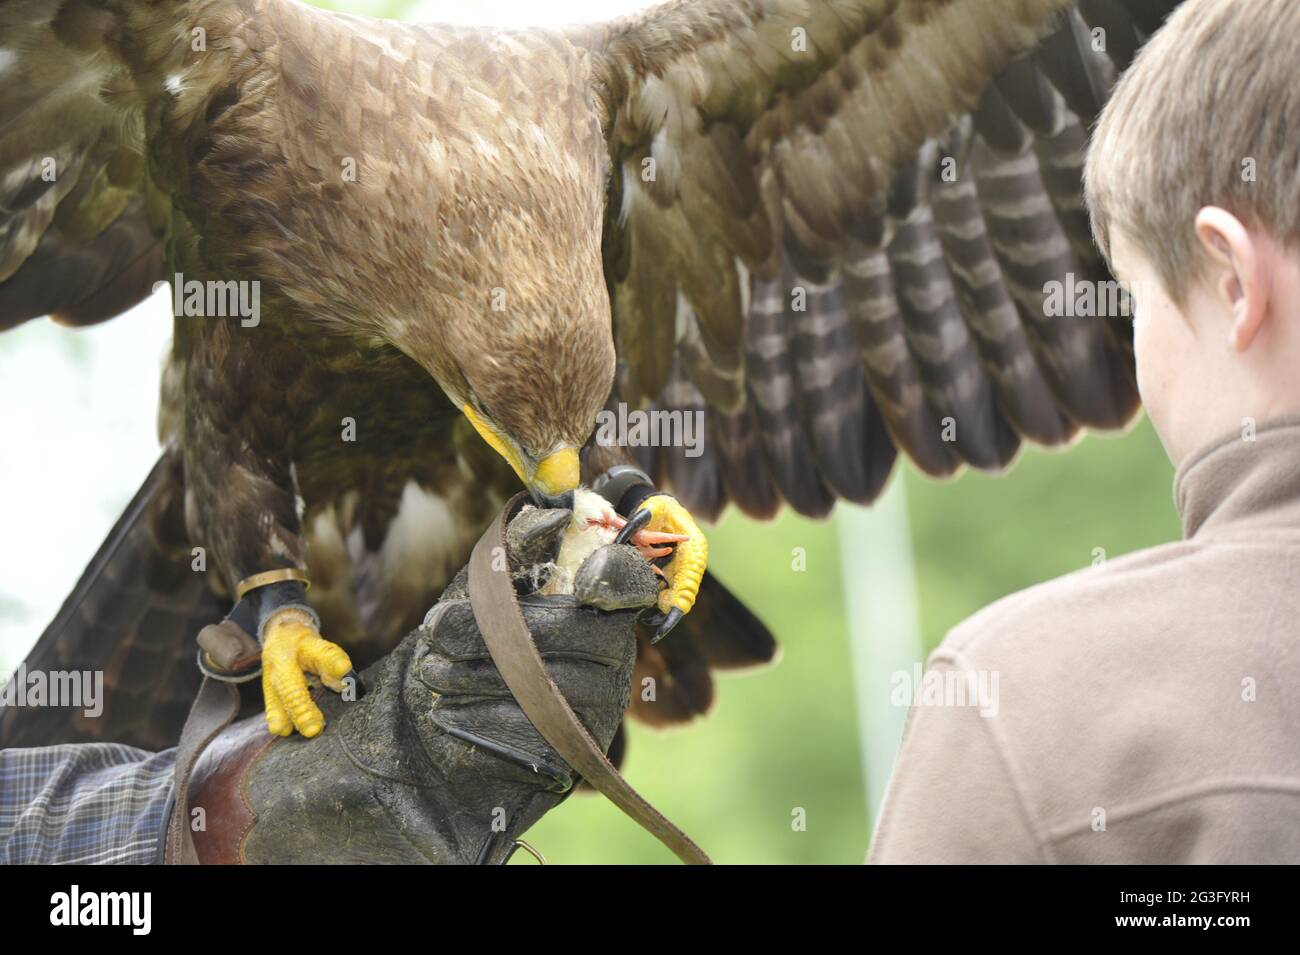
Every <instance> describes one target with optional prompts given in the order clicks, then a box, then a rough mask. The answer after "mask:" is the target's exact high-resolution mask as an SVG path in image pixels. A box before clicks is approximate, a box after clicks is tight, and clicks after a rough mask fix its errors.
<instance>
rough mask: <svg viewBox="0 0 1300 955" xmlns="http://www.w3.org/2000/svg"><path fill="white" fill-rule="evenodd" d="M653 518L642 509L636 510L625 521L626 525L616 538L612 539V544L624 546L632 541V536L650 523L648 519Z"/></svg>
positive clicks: (647, 511) (648, 512)
mask: <svg viewBox="0 0 1300 955" xmlns="http://www.w3.org/2000/svg"><path fill="white" fill-rule="evenodd" d="M653 516H654V515H653V514H651V513H650V511H649V510H647V509H646V508H644V507H643V508H641V509H640V510H638V511H637V512H636V513H635V514H633V515H632V516H631V517H629V518H628V519H627V523H626V524H624V525H623V529H622V530H621V531H619V532H618V536H617V537H615V538H614V543H615V544H626V543H627V542H628V541H630V540H631V539H632V536H633V535H634V534H635V533H636V532H637V531H639V530H640V529H641V528H643V527H645V526H646V525H647V524H649V523H650V518H651V517H653Z"/></svg>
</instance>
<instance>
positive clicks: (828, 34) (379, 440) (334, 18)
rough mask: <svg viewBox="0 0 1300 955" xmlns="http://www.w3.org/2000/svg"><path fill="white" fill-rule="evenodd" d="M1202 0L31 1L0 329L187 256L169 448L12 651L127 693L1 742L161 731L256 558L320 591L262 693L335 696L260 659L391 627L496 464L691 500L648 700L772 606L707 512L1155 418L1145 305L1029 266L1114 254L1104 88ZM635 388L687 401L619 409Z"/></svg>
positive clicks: (14, 7) (678, 693)
mask: <svg viewBox="0 0 1300 955" xmlns="http://www.w3.org/2000/svg"><path fill="white" fill-rule="evenodd" d="M1176 5H1177V3H1176V2H1174V0H674V2H668V3H665V4H663V5H661V6H657V7H653V8H651V9H648V10H646V11H643V12H641V13H639V14H637V15H634V16H630V17H626V18H623V19H619V20H615V21H612V22H607V23H599V24H589V25H578V26H573V27H568V28H562V29H543V28H529V29H498V28H469V27H464V26H452V25H440V24H412V23H399V22H391V21H384V20H376V19H370V18H366V17H360V16H350V15H345V14H341V13H336V12H330V11H326V10H322V9H317V8H313V7H310V6H306V5H304V4H302V3H299V2H296V0H5V2H3V3H2V4H0V79H2V80H3V85H2V86H0V330H2V329H6V328H11V327H14V326H16V325H18V324H20V323H22V322H25V321H28V320H31V319H35V318H38V317H41V316H47V315H48V316H50V317H51V318H52V319H53V320H55V321H57V322H61V323H63V324H66V325H70V326H85V325H90V324H93V323H96V322H101V321H105V320H108V319H110V318H112V317H113V316H115V315H118V314H120V313H121V312H123V311H125V310H126V309H128V308H130V307H131V306H132V305H134V304H135V303H137V302H139V301H141V300H142V299H143V298H145V297H146V296H148V295H149V294H150V293H151V291H152V290H153V289H155V287H156V286H157V285H158V284H159V283H164V282H170V283H172V285H173V289H174V291H175V308H174V311H175V313H176V317H175V326H174V337H173V344H172V347H171V350H170V354H169V355H168V356H167V359H166V362H165V366H164V370H163V374H162V401H161V410H160V420H159V431H160V438H161V442H162V448H163V450H162V455H161V457H160V459H159V461H158V463H157V465H156V466H155V467H154V469H153V471H152V472H151V474H150V475H149V476H148V478H147V479H146V481H145V483H144V485H143V486H142V488H141V489H140V491H139V493H138V494H137V495H136V497H135V498H134V500H133V501H132V502H131V503H130V505H129V506H128V507H127V510H126V512H125V513H124V514H123V516H122V518H121V519H120V520H119V522H118V524H117V525H116V526H115V527H114V528H113V530H112V532H111V533H110V535H109V538H108V540H107V541H106V542H105V544H104V547H103V548H102V549H101V551H100V553H99V554H98V555H97V556H96V558H95V559H94V560H93V561H92V563H91V565H90V566H89V567H88V568H87V570H86V572H85V574H84V575H83V577H82V579H81V580H80V581H79V583H78V584H77V586H76V588H75V590H74V591H73V593H72V594H71V595H70V596H69V598H68V600H67V602H66V603H65V604H64V606H63V608H62V610H61V611H60V612H59V615H58V616H57V617H56V619H55V620H54V622H53V623H52V624H51V625H50V627H49V628H48V629H47V631H46V632H45V634H44V635H43V636H42V637H41V639H40V641H39V642H38V644H37V646H36V648H35V649H34V650H33V651H32V654H31V656H30V658H29V660H28V666H29V667H42V668H49V669H57V668H86V667H90V668H94V669H98V670H102V671H104V674H105V683H106V686H107V687H108V691H109V692H107V694H106V698H107V709H106V712H105V714H104V715H103V716H102V717H101V718H100V719H98V720H95V721H84V720H82V719H80V718H79V717H78V716H76V715H75V714H68V713H66V712H65V711H59V710H23V711H20V710H17V709H13V708H11V709H10V710H9V711H7V712H5V713H4V714H3V715H0V745H21V744H33V743H40V742H52V741H68V740H75V739H92V738H108V739H116V740H120V741H123V742H131V743H135V744H137V745H143V746H153V747H159V746H165V745H170V744H171V743H172V742H174V740H175V736H176V731H177V728H178V727H179V725H180V724H181V722H182V721H183V719H184V715H185V711H186V708H187V706H188V702H189V700H190V699H191V697H192V696H193V692H194V688H195V686H196V681H197V679H198V674H197V670H196V668H195V666H194V656H193V653H194V650H193V644H192V642H191V641H192V637H193V635H194V633H195V632H196V631H197V629H198V628H199V627H201V626H202V625H203V624H205V623H209V622H212V621H214V620H216V619H219V618H220V617H221V616H222V615H223V614H224V613H226V612H227V611H229V609H230V606H231V602H232V601H233V600H235V599H237V598H238V596H239V595H240V592H241V584H242V585H244V586H248V582H249V581H254V582H256V581H258V580H261V579H266V578H267V575H270V577H271V578H273V579H277V580H281V579H290V580H297V581H301V580H309V581H310V584H311V588H310V591H309V592H308V593H307V599H308V600H309V601H310V606H311V609H312V611H313V614H312V615H311V616H312V619H307V618H305V617H303V616H301V615H300V616H299V617H298V618H297V619H296V621H295V623H294V626H292V627H282V628H280V629H279V630H276V631H275V632H274V633H270V632H268V634H267V637H266V639H267V641H268V642H267V647H268V654H267V656H268V657H269V656H270V654H269V649H270V647H271V641H272V640H273V639H274V640H277V641H279V644H277V646H279V648H280V649H284V646H283V645H284V644H285V643H286V642H287V646H288V648H289V653H288V655H287V656H285V655H284V654H277V655H276V659H277V660H279V665H280V666H281V667H282V669H283V670H284V671H285V672H283V673H281V674H280V676H281V677H282V678H283V679H284V680H285V681H286V682H285V683H283V684H268V685H267V694H268V699H267V701H266V702H267V707H268V720H269V721H270V725H271V728H272V729H273V731H275V732H282V733H288V732H290V731H291V729H293V728H294V727H295V726H296V727H297V728H298V729H300V730H303V729H307V730H308V731H318V730H319V726H310V727H307V726H305V725H304V724H303V723H301V722H300V721H299V720H298V718H297V717H298V715H300V714H296V713H292V712H289V713H286V710H287V709H289V710H291V709H293V707H286V706H284V705H282V704H284V703H285V701H283V700H281V701H278V703H277V701H276V700H274V699H272V697H274V696H275V695H276V693H277V686H285V687H288V686H291V685H292V686H293V687H295V688H296V687H298V686H301V685H302V681H303V679H304V676H303V674H302V673H301V672H291V671H298V670H301V669H303V668H304V666H305V667H306V668H307V669H311V668H312V665H313V664H314V665H315V666H316V668H317V670H318V671H319V672H320V674H321V676H322V678H324V679H325V680H326V682H330V681H331V679H333V678H337V676H338V672H342V670H343V669H346V665H347V664H349V662H352V663H356V662H365V661H367V660H370V659H374V658H375V657H377V656H378V655H380V654H382V653H383V652H384V651H386V650H387V649H388V648H390V647H391V646H392V645H393V644H394V643H395V642H396V640H397V639H398V638H400V636H401V635H402V634H403V633H405V632H406V631H407V630H409V629H410V628H411V627H413V626H415V625H417V624H418V623H419V621H420V619H421V617H422V615H423V613H424V612H425V610H426V609H427V608H428V606H429V605H430V604H431V603H432V602H433V600H434V599H435V598H436V595H437V594H438V593H439V592H440V590H441V589H442V587H443V586H444V585H445V584H446V583H447V582H448V581H449V580H450V578H451V577H452V575H453V574H454V573H455V572H456V571H457V570H458V569H459V568H460V567H461V566H462V564H463V563H464V561H465V559H466V558H467V556H468V554H469V551H470V549H471V547H472V545H473V543H474V542H475V540H476V539H477V538H478V537H479V536H480V534H481V532H482V530H483V528H484V527H485V526H486V523H487V522H488V521H489V520H490V518H491V517H492V516H493V515H494V514H495V513H496V512H497V511H498V510H499V508H500V507H501V505H502V503H503V502H504V501H505V500H507V499H508V498H509V497H510V496H511V495H512V494H513V493H515V492H516V491H518V490H519V489H520V488H521V487H522V488H525V489H527V490H528V491H529V492H530V493H531V494H532V495H533V497H534V499H535V500H536V501H537V502H538V503H539V504H565V503H567V502H568V501H569V500H570V496H571V494H572V492H573V491H574V489H575V488H577V487H578V486H579V485H581V484H586V483H589V482H591V481H593V480H594V479H595V478H596V477H597V476H598V475H600V474H602V473H604V472H605V471H606V470H607V469H608V468H609V467H610V466H612V465H613V464H616V463H635V464H637V465H639V466H640V467H641V469H642V470H644V471H645V472H646V473H647V474H648V475H650V476H651V477H652V478H653V480H654V481H655V482H656V484H657V485H658V486H660V487H662V488H667V489H669V490H671V491H672V492H673V496H672V497H661V498H656V499H654V500H657V501H660V506H658V507H657V508H656V510H655V514H654V522H653V526H652V528H651V529H652V530H655V531H657V532H659V533H667V534H672V535H674V540H678V541H680V542H679V543H677V544H675V553H674V556H673V557H672V560H671V562H670V563H669V564H668V565H667V567H666V569H665V571H664V574H665V578H666V587H665V591H664V596H663V598H662V599H661V609H662V610H663V611H665V613H666V614H669V615H671V617H672V618H673V619H672V621H671V622H673V623H675V622H676V620H677V619H678V618H681V619H682V624H681V626H680V628H679V632H678V633H677V634H675V635H674V636H673V637H672V638H671V639H669V640H665V641H663V642H661V643H656V642H654V637H655V636H656V634H653V633H647V634H643V639H642V640H641V656H640V659H639V662H638V675H640V676H646V675H649V676H653V677H655V678H657V679H658V680H659V685H660V693H659V697H658V700H657V701H656V703H654V704H653V705H645V704H643V703H642V702H641V701H637V702H635V703H634V704H633V713H634V715H640V716H643V717H645V718H646V719H648V720H650V721H651V722H655V723H663V722H675V721H680V720H685V719H689V718H691V717H692V716H694V715H696V714H698V713H700V712H703V711H704V710H705V709H707V708H708V705H709V702H710V700H711V699H712V692H713V691H712V682H711V677H710V669H718V668H728V667H739V666H745V665H749V664H754V663H758V662H762V661H764V660H767V659H770V658H771V657H772V655H773V652H774V646H773V643H772V640H771V636H770V634H768V633H767V631H766V630H765V629H764V628H763V626H762V624H761V623H760V622H759V621H758V620H757V619H756V618H755V617H754V616H753V615H752V614H750V613H749V612H748V610H747V609H746V608H745V607H744V606H743V604H741V603H740V601H738V600H737V599H736V598H735V597H733V596H732V595H730V594H729V593H728V592H727V591H726V589H725V587H723V586H722V585H721V584H720V583H719V582H718V581H717V580H716V578H715V577H714V576H713V575H712V574H711V573H710V574H705V575H704V576H702V577H701V576H700V574H699V573H698V572H689V573H688V572H685V571H684V570H683V568H684V567H686V566H687V565H690V566H693V567H702V566H703V563H704V561H705V559H706V556H707V540H706V538H705V536H704V534H703V533H702V532H701V531H700V529H699V525H698V523H697V521H703V522H706V523H707V522H708V521H710V520H713V519H715V518H716V517H717V516H718V515H719V513H720V512H721V511H722V510H723V509H724V508H725V507H726V506H728V505H729V504H734V505H735V506H736V507H738V508H739V509H740V510H742V511H744V512H745V513H747V514H749V515H753V516H754V517H758V518H766V517H770V516H772V515H773V514H775V513H776V512H777V511H778V510H779V509H780V508H782V507H783V506H789V507H790V508H792V509H793V510H795V511H797V512H799V513H800V514H805V515H813V516H824V515H826V514H827V513H828V512H829V511H830V510H831V508H832V506H833V505H834V503H835V501H836V500H839V499H844V500H848V501H854V502H859V503H869V502H871V501H872V500H873V499H875V498H876V496H877V495H878V494H879V493H880V491H881V489H882V488H883V487H884V485H885V483H886V481H887V480H888V478H889V476H890V474H891V472H892V470H893V469H894V465H895V462H896V460H897V458H898V455H899V451H902V452H903V454H905V455H906V456H907V457H908V458H910V459H911V460H912V462H914V463H915V465H916V466H917V467H918V468H920V469H921V470H922V471H924V472H925V473H927V474H930V475H935V476H945V475H951V474H953V473H955V472H956V471H958V470H959V469H961V468H963V467H965V466H971V467H974V468H979V469H984V470H989V471H998V470H1001V469H1004V468H1006V467H1007V466H1008V465H1009V464H1010V463H1011V461H1012V460H1013V458H1014V457H1015V455H1016V453H1017V450H1018V448H1019V447H1020V446H1021V444H1022V442H1023V441H1032V442H1036V443H1038V444H1042V445H1061V444H1064V443H1067V442H1069V441H1071V440H1072V439H1073V438H1074V437H1075V436H1076V434H1078V433H1079V431H1080V430H1081V429H1083V428H1096V429H1114V428H1120V427H1123V426H1124V425H1126V424H1127V423H1128V422H1129V421H1130V420H1131V419H1132V417H1133V416H1134V414H1135V413H1136V410H1137V408H1138V404H1139V402H1138V396H1137V391H1136V386H1135V382H1134V376H1133V370H1132V345H1131V330H1130V329H1129V328H1128V327H1127V326H1126V325H1125V324H1124V323H1123V322H1118V321H1109V320H1096V319H1087V318H1078V317H1072V316H1071V315H1068V314H1057V313H1056V312H1057V311H1058V310H1054V309H1053V308H1050V307H1047V304H1048V303H1047V300H1048V298H1049V296H1050V295H1051V291H1050V290H1051V289H1052V288H1053V283H1057V284H1058V285H1059V283H1062V282H1065V281H1067V280H1068V281H1071V282H1076V283H1078V284H1080V285H1082V284H1086V283H1093V282H1106V281H1109V280H1110V274H1109V272H1108V270H1107V267H1106V264H1105V262H1104V260H1103V258H1102V257H1101V255H1100V254H1099V252H1098V251H1097V249H1096V247H1095V246H1094V244H1093V242H1092V239H1091V235H1090V232H1089V225H1088V217H1087V213H1086V210H1085V209H1084V206H1083V202H1082V198H1081V192H1082V190H1081V169H1082V163H1083V157H1084V151H1085V148H1086V143H1087V135H1088V128H1089V125H1090V123H1091V122H1092V121H1093V120H1094V118H1095V117H1096V115H1097V113H1098V111H1099V110H1100V108H1101V107H1102V105H1103V104H1104V103H1105V100H1106V97H1107V94H1108V92H1109V90H1110V89H1111V87H1112V85H1113V83H1114V81H1115V78H1116V76H1117V75H1118V73H1119V72H1120V71H1122V70H1123V69H1124V67H1125V66H1126V65H1127V64H1128V62H1129V61H1130V60H1131V59H1132V57H1133V56H1134V55H1135V53H1136V51H1137V50H1138V49H1139V48H1140V47H1141V45H1142V43H1143V42H1144V41H1145V39H1146V38H1147V37H1148V36H1149V35H1150V34H1151V33H1152V32H1154V31H1155V30H1156V29H1158V28H1159V26H1160V24H1161V23H1162V22H1163V20H1164V18H1165V17H1166V16H1167V15H1168V13H1169V11H1170V10H1171V8H1173V7H1175V6H1176ZM196 289H197V290H198V291H197V292H194V290H196ZM214 289H216V290H218V293H219V294H218V295H216V296H215V298H216V299H218V301H217V305H218V306H220V304H221V301H220V300H221V296H222V295H224V294H226V293H227V292H231V293H232V294H234V293H238V295H236V296H235V297H236V298H238V301H239V303H240V304H241V305H248V304H250V303H251V304H252V305H253V306H254V307H252V308H238V309H232V310H230V311H226V310H224V309H222V308H220V307H218V308H216V309H214V308H213V307H212V306H213V299H214V296H213V294H212V292H213V290H214ZM192 293H193V294H192ZM613 409H622V410H623V411H624V412H626V411H627V409H634V410H637V411H641V412H653V411H662V412H665V413H669V414H671V413H679V414H681V415H689V416H692V420H699V421H701V422H703V424H704V440H703V441H702V443H701V444H700V446H699V447H697V448H684V447H681V446H671V445H670V446H663V445H660V446H648V447H647V446H637V447H620V446H618V445H617V443H616V442H608V441H598V440H596V439H595V437H594V435H595V430H596V429H595V422H596V420H597V418H598V416H599V415H600V414H601V413H602V412H610V411H612V410H613ZM683 537H684V538H685V540H682V538H683ZM683 614H684V615H685V616H684V617H683V616H682V615H683ZM668 623H669V621H667V620H665V625H667V624H668ZM661 629H662V627H661ZM295 647H302V648H307V647H311V648H313V649H312V651H311V652H308V650H307V649H303V651H302V652H301V653H299V654H297V656H295V655H294V653H293V650H294V648H295ZM339 647H342V648H344V650H345V651H346V656H342V657H340V656H339V654H341V653H342V652H343V651H339ZM336 651H337V653H336ZM340 660H341V661H342V662H339V661H340ZM286 661H287V662H286ZM331 661H332V662H331ZM268 669H270V664H269V663H268ZM336 670H337V671H338V672H335V671H336ZM313 708H314V707H313ZM308 722H310V720H308ZM291 724H292V725H291ZM616 745H617V744H616Z"/></svg>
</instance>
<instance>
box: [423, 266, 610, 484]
mask: <svg viewBox="0 0 1300 955" xmlns="http://www.w3.org/2000/svg"><path fill="white" fill-rule="evenodd" d="M594 291H595V292H597V293H598V294H597V295H595V296H591V298H592V300H591V301H587V302H583V303H582V304H581V305H580V306H579V307H576V308H564V309H563V310H561V309H558V308H557V309H553V310H551V309H545V310H544V309H536V310H533V309H529V310H524V311H522V312H520V313H518V314H516V315H509V314H505V313H493V312H488V313H486V314H484V315H476V316H474V317H473V318H472V319H470V320H468V321H466V322H464V323H463V327H461V328H459V329H458V330H457V332H456V333H455V335H454V336H453V338H452V342H451V343H450V344H451V345H452V353H453V355H454V360H455V363H456V374H455V376H454V379H453V381H452V382H446V381H443V382H441V383H442V385H443V390H444V391H446V392H447V394H448V395H449V396H450V397H451V398H452V400H453V401H455V402H457V404H458V405H459V407H460V408H461V410H462V411H463V412H464V414H465V417H466V418H468V419H469V421H470V423H471V424H472V425H473V426H474V428H475V430H477V431H478V433H479V434H480V435H482V436H483V439H484V440H485V441H487V443H488V444H489V445H490V446H491V447H492V448H493V449H494V450H496V451H497V453H499V454H500V455H501V456H502V457H503V458H505V459H506V461H507V462H508V463H509V464H510V466H511V467H512V468H513V469H514V471H515V473H516V474H518V475H519V479H520V480H521V481H523V483H524V486H525V487H526V488H527V489H528V491H529V492H530V493H531V495H532V497H533V499H534V501H536V502H537V503H538V504H539V505H542V506H549V507H557V506H558V507H572V506H573V491H574V489H575V488H577V486H578V482H579V461H578V453H579V451H580V450H581V448H582V446H583V445H584V444H585V443H586V442H587V439H588V437H590V435H591V432H592V430H593V429H594V428H595V425H596V415H597V413H598V412H599V411H600V410H601V408H603V407H604V405H605V402H606V401H607V400H608V398H609V393H610V388H611V387H612V385H613V378H614V341H613V335H612V332H611V329H610V317H609V300H608V298H607V297H606V295H605V291H604V287H603V284H602V285H600V286H598V287H597V288H596V289H595V290H594Z"/></svg>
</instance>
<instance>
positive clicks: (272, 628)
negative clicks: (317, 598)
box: [262, 607, 352, 737]
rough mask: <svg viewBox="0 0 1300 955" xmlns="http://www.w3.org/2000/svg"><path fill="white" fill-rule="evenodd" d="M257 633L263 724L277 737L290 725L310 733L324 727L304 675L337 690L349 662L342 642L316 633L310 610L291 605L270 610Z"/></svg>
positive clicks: (340, 689)
mask: <svg viewBox="0 0 1300 955" xmlns="http://www.w3.org/2000/svg"><path fill="white" fill-rule="evenodd" d="M262 634H263V636H262V696H263V699H264V701H265V706H266V728H267V729H268V730H269V731H270V732H271V733H273V734H275V735H276V736H288V735H290V734H291V733H292V732H293V731H294V730H295V729H296V730H297V731H298V732H299V733H301V734H302V735H303V736H308V737H310V736H315V735H316V734H317V733H319V732H320V731H321V730H323V729H324V728H325V716H324V714H323V713H321V711H320V707H319V706H317V705H316V704H315V703H314V702H312V698H311V691H310V690H308V688H307V678H306V676H305V674H307V673H314V674H316V676H318V677H320V681H321V682H322V683H324V684H325V685H326V686H327V687H329V688H330V689H331V690H333V691H335V692H336V693H339V692H342V691H343V689H344V682H343V678H344V677H346V676H347V675H348V673H349V672H351V670H352V661H351V660H350V659H348V655H347V653H346V652H345V651H344V650H343V648H342V647H340V646H339V645H338V644H336V643H330V642H329V641H328V640H325V639H323V638H322V637H321V635H320V633H319V632H318V630H317V625H316V621H315V619H314V618H313V616H312V615H310V614H307V613H305V612H304V611H302V610H300V609H298V608H296V607H286V608H284V609H283V610H279V611H276V612H275V613H274V614H272V615H271V617H270V618H268V620H267V622H266V625H265V627H264V628H263V631H262Z"/></svg>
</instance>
